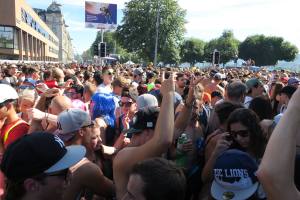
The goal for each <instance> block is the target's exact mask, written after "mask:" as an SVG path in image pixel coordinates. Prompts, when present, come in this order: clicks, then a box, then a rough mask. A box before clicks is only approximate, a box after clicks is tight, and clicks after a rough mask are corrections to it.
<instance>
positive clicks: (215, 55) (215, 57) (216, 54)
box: [213, 50, 220, 65]
mask: <svg viewBox="0 0 300 200" xmlns="http://www.w3.org/2000/svg"><path fill="white" fill-rule="evenodd" d="M213 64H214V65H219V64H220V52H219V51H217V50H214V52H213Z"/></svg>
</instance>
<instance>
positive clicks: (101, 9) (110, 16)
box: [85, 1, 117, 29]
mask: <svg viewBox="0 0 300 200" xmlns="http://www.w3.org/2000/svg"><path fill="white" fill-rule="evenodd" d="M85 27H86V28H97V29H116V28H117V4H110V3H98V2H92V1H86V2H85Z"/></svg>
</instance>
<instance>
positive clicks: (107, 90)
mask: <svg viewBox="0 0 300 200" xmlns="http://www.w3.org/2000/svg"><path fill="white" fill-rule="evenodd" d="M96 92H98V93H104V94H110V93H112V88H111V86H110V85H104V84H103V83H102V84H100V85H99V86H98V87H97V90H96Z"/></svg>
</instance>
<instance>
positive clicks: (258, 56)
mask: <svg viewBox="0 0 300 200" xmlns="http://www.w3.org/2000/svg"><path fill="white" fill-rule="evenodd" d="M297 54H298V49H297V47H296V46H295V45H292V44H291V43H289V42H287V41H284V39H283V38H282V37H266V36H264V35H254V36H250V37H247V38H246V39H245V40H244V41H243V42H242V43H241V44H240V46H239V57H241V58H243V59H245V60H246V59H250V58H251V59H253V60H254V61H255V64H256V65H258V66H266V65H275V64H276V63H277V61H278V60H286V61H292V60H294V59H295V58H296V55H297Z"/></svg>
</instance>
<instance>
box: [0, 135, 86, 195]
mask: <svg viewBox="0 0 300 200" xmlns="http://www.w3.org/2000/svg"><path fill="white" fill-rule="evenodd" d="M85 153H86V150H85V148H84V147H83V146H80V145H76V146H69V147H65V145H64V143H63V141H61V140H60V139H59V137H57V136H55V135H53V134H50V133H46V132H35V133H32V134H30V135H26V136H24V137H22V138H20V139H18V140H16V141H15V142H14V143H12V144H11V145H10V146H9V147H8V148H7V150H6V151H5V153H4V155H3V159H2V163H1V171H2V172H3V173H4V174H5V176H6V178H7V182H6V194H5V199H19V200H26V199H30V200H40V199H43V200H53V199H55V200H61V199H63V192H64V188H65V187H66V178H67V174H68V168H69V167H71V166H73V165H74V164H76V163H77V162H79V161H80V160H81V159H82V158H83V157H84V155H85Z"/></svg>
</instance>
